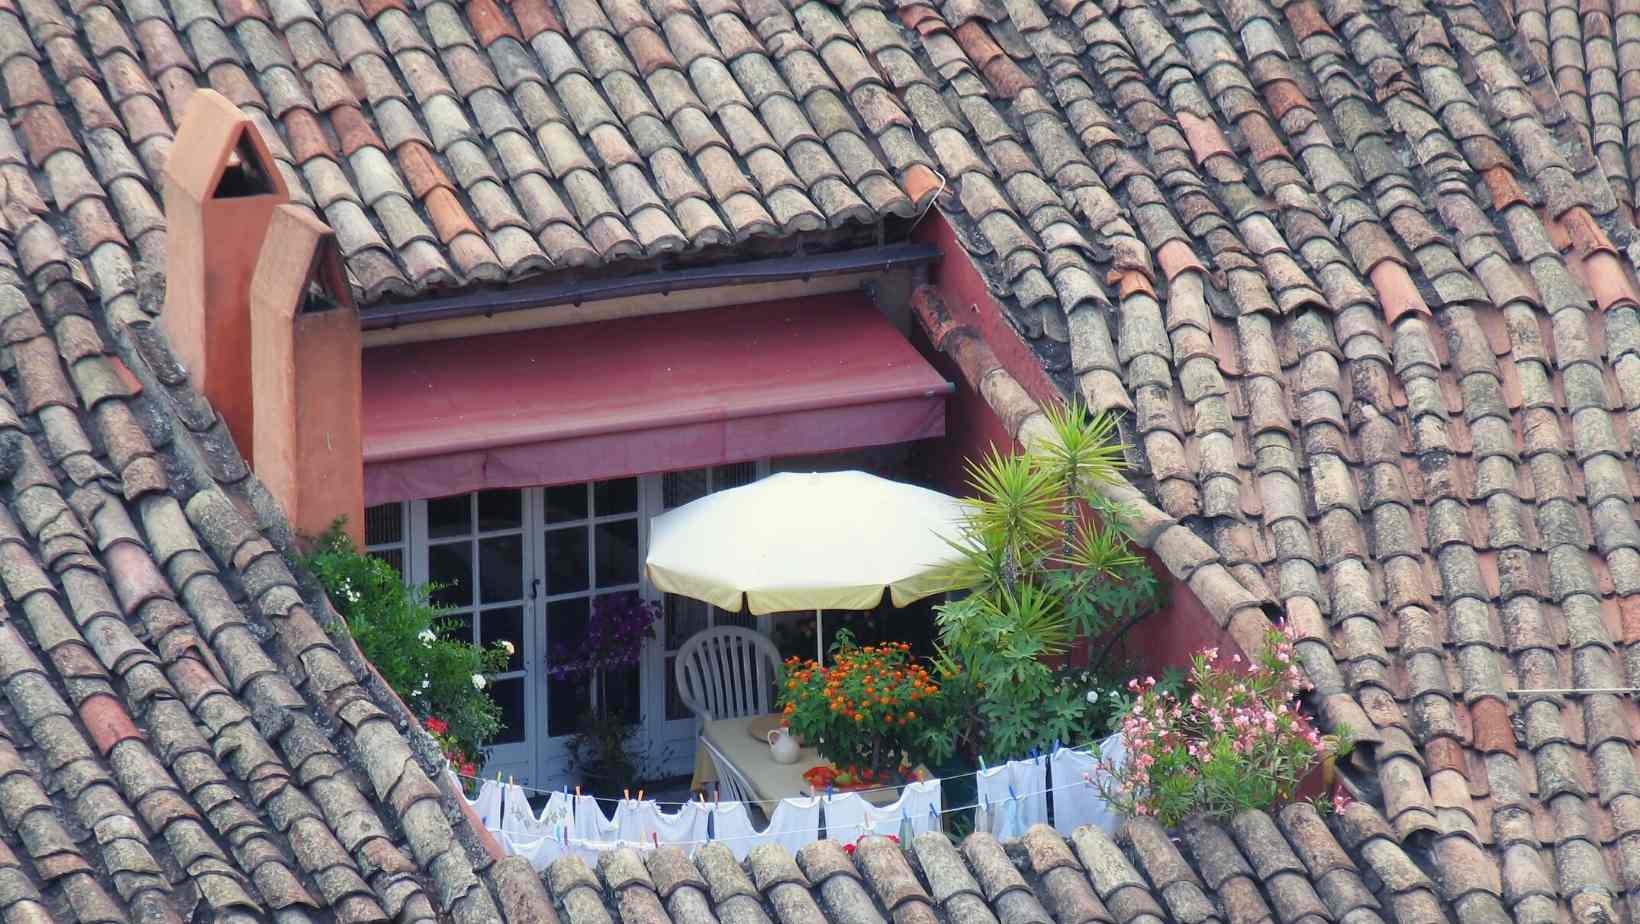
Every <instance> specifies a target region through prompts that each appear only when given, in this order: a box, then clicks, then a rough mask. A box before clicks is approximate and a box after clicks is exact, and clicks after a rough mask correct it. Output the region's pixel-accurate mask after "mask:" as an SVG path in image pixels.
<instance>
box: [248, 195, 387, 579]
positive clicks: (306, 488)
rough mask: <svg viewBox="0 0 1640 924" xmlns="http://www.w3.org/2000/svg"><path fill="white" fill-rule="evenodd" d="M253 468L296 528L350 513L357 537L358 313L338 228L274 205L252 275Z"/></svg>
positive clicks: (313, 529)
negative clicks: (335, 231)
mask: <svg viewBox="0 0 1640 924" xmlns="http://www.w3.org/2000/svg"><path fill="white" fill-rule="evenodd" d="M249 342H250V347H251V356H250V378H251V383H252V384H251V388H252V394H253V396H254V399H255V437H254V441H253V445H255V447H256V454H255V455H254V456H253V457H252V463H251V465H252V467H253V468H254V469H255V470H256V474H257V477H259V478H261V479H262V483H263V484H264V485H266V486H267V488H268V490H269V491H271V492H273V496H274V497H276V498H278V499H279V501H280V502H281V503H282V504H283V505H284V508H285V513H286V514H287V515H288V516H289V517H290V522H291V526H292V527H294V528H295V530H296V532H297V534H298V535H304V534H305V535H314V536H316V535H318V534H319V533H322V532H324V531H325V529H327V528H328V527H329V526H330V524H331V522H332V521H334V520H335V519H336V518H337V517H339V516H340V517H346V518H347V527H346V528H347V531H348V534H349V535H351V536H352V537H353V540H354V541H355V542H357V543H359V544H360V546H361V547H362V546H363V543H364V455H363V422H362V415H363V405H362V398H361V394H362V392H361V372H360V364H361V357H360V353H359V350H360V335H359V313H358V309H357V308H356V307H355V306H354V304H353V295H352V290H351V289H350V288H349V287H348V283H347V274H346V271H345V270H344V269H343V266H342V254H341V250H340V248H339V247H338V246H337V244H336V235H335V233H334V232H333V231H331V230H330V228H329V227H328V226H326V225H325V224H324V223H323V222H321V221H319V219H317V218H315V217H314V216H313V214H312V213H311V212H309V211H308V210H306V209H303V208H298V207H297V206H294V205H281V206H280V207H279V208H277V209H275V210H274V212H273V216H272V221H271V222H270V224H269V227H268V235H267V242H266V243H265V244H264V245H263V247H262V253H261V257H260V258H259V259H258V260H257V262H256V273H255V275H254V276H253V277H252V279H251V282H250V340H249Z"/></svg>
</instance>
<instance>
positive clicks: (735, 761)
mask: <svg viewBox="0 0 1640 924" xmlns="http://www.w3.org/2000/svg"><path fill="white" fill-rule="evenodd" d="M763 718H765V717H764V716H750V717H748V718H744V719H716V720H714V721H710V722H707V723H706V725H705V727H704V728H702V729H701V733H700V741H701V743H700V745H699V746H698V747H697V748H696V751H695V781H694V785H695V788H696V789H699V788H700V787H701V786H702V784H704V783H709V782H714V781H716V779H717V770H716V768H715V767H714V766H713V765H712V760H711V756H710V754H709V753H708V751H707V750H706V748H707V746H710V747H711V748H713V749H715V750H716V751H717V752H718V754H719V755H720V756H721V757H722V758H723V760H724V761H726V762H727V763H729V764H730V765H732V766H733V767H734V768H735V769H736V770H738V771H740V775H741V776H742V777H743V778H744V779H745V781H746V783H747V784H748V785H749V786H750V788H751V790H752V792H751V798H752V799H756V800H757V801H760V802H767V803H775V802H778V801H780V800H781V799H784V798H786V797H787V796H812V795H815V793H814V792H813V788H812V787H811V786H809V781H808V780H805V779H803V773H804V772H805V771H807V770H809V769H810V768H813V767H817V766H820V765H821V764H824V763H825V762H826V761H825V760H824V759H823V758H821V756H820V752H818V751H816V750H815V749H814V748H803V749H801V750H799V751H798V752H797V762H796V763H791V764H777V763H775V762H774V756H773V755H772V754H771V753H770V752H769V744H768V742H766V741H765V742H762V743H759V742H758V741H757V739H755V738H753V737H752V735H751V732H750V731H748V730H747V727H748V726H749V725H751V724H752V723H753V722H756V721H758V720H760V719H763ZM860 795H861V796H862V797H863V798H865V800H866V801H867V802H871V803H873V804H875V805H888V804H889V803H891V802H893V801H895V800H896V799H898V798H900V792H899V789H898V788H888V789H874V790H871V791H870V792H862V793H861V794H860Z"/></svg>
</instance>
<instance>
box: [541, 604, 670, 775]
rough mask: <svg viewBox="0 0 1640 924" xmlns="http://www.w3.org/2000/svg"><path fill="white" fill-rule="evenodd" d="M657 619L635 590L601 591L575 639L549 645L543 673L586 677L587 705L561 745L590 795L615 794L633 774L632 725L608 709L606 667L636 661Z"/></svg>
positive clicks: (657, 613)
mask: <svg viewBox="0 0 1640 924" xmlns="http://www.w3.org/2000/svg"><path fill="white" fill-rule="evenodd" d="M660 617H661V608H660V606H659V605H658V604H656V603H654V602H653V601H650V600H645V599H643V598H642V597H641V596H639V595H638V593H637V592H636V591H623V592H621V593H613V594H604V595H603V596H601V597H597V598H595V599H594V600H593V601H592V615H591V618H590V619H589V620H588V621H587V629H586V633H585V634H584V635H582V636H581V639H580V641H579V642H578V643H576V644H574V645H555V646H553V650H552V652H551V654H550V655H549V656H548V659H547V674H548V675H549V676H551V677H554V678H556V679H569V678H574V677H584V678H586V679H587V680H588V681H590V692H591V693H592V703H591V706H592V708H591V709H590V710H588V712H587V713H586V715H585V716H584V717H583V718H582V719H581V725H580V728H579V729H578V730H577V731H576V733H575V734H574V735H573V736H571V737H570V740H569V742H568V745H567V747H568V751H569V759H570V764H571V766H573V767H574V768H575V769H576V770H578V771H579V772H580V774H581V780H582V784H583V785H584V786H586V787H589V788H591V789H592V790H593V792H594V793H596V794H603V795H610V794H614V793H619V792H620V791H621V790H622V789H623V788H627V787H628V786H629V785H630V783H631V781H632V778H633V776H634V775H635V774H636V768H637V761H636V760H635V759H634V757H633V753H632V739H633V737H634V736H635V735H636V734H637V726H636V725H635V724H633V723H632V721H631V720H630V719H629V717H627V716H624V715H621V714H619V713H618V712H615V711H613V710H611V709H610V708H609V706H610V703H609V689H608V676H609V672H610V671H612V670H618V669H620V668H623V667H630V666H632V665H634V664H637V663H638V659H639V658H641V657H642V656H643V646H644V642H646V641H648V640H649V639H652V638H654V637H655V622H656V621H657V620H659V619H660Z"/></svg>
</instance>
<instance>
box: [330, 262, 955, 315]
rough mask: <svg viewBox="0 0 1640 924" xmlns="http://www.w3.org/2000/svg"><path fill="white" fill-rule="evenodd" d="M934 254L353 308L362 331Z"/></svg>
mask: <svg viewBox="0 0 1640 924" xmlns="http://www.w3.org/2000/svg"><path fill="white" fill-rule="evenodd" d="M940 253H941V252H940V249H939V248H938V247H935V246H933V245H932V244H924V243H915V242H911V243H904V244H888V245H884V246H881V247H866V248H861V249H858V250H845V251H842V252H841V253H828V254H815V255H806V256H793V257H775V258H773V259H768V260H753V261H750V262H746V263H718V264H713V265H711V266H697V267H690V268H688V269H681V270H663V271H660V272H653V273H643V274H641V275H636V276H620V277H611V278H608V279H583V280H565V281H562V282H552V283H546V284H541V285H529V286H510V287H507V288H498V289H485V290H482V291H477V292H462V293H459V294H455V295H446V296H440V297H434V298H425V299H420V300H417V301H411V302H405V303H403V304H397V305H382V306H378V307H372V308H363V309H360V311H359V326H360V327H361V328H362V329H364V330H381V329H384V328H394V327H399V326H401V325H405V324H419V323H422V322H425V321H439V320H445V319H449V318H459V317H469V316H472V315H492V314H501V313H504V312H508V311H521V310H524V309H527V308H546V307H550V306H553V305H579V304H582V303H583V302H593V301H603V300H606V299H613V298H625V297H630V296H634V295H654V294H662V295H664V294H666V293H669V292H679V291H684V290H688V289H709V288H714V287H718V286H733V285H749V284H754V283H764V282H780V281H783V280H789V279H804V280H806V279H810V278H813V277H817V276H838V275H845V274H849V273H860V272H867V271H871V270H879V271H887V270H891V269H896V268H900V267H907V266H917V265H921V264H924V263H933V262H935V261H937V260H939V258H940Z"/></svg>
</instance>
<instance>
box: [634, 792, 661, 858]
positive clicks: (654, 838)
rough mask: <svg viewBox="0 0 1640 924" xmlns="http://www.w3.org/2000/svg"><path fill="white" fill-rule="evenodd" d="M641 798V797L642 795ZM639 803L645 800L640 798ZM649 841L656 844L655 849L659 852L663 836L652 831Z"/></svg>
mask: <svg viewBox="0 0 1640 924" xmlns="http://www.w3.org/2000/svg"><path fill="white" fill-rule="evenodd" d="M640 796H641V794H640ZM638 801H640V802H642V801H643V799H642V798H641V797H640V798H639V800H638ZM649 839H650V840H651V841H654V842H655V849H656V850H659V849H660V847H661V836H660V835H659V834H657V833H656V832H654V831H651V832H649Z"/></svg>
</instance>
